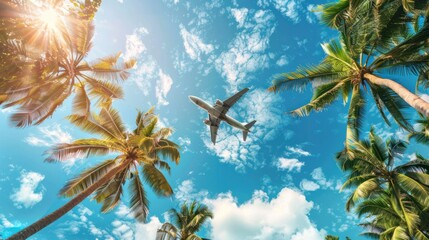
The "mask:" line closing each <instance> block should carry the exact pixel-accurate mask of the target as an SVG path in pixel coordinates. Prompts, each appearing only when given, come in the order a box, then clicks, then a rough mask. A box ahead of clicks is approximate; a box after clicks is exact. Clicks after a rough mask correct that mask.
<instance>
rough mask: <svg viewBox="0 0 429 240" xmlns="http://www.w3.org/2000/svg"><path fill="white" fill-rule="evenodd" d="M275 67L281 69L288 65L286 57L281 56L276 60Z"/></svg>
mask: <svg viewBox="0 0 429 240" xmlns="http://www.w3.org/2000/svg"><path fill="white" fill-rule="evenodd" d="M276 64H277V66H279V67H283V66H286V65H288V64H289V59H288V58H287V56H286V55H282V56H280V58H279V59H278V60H277V62H276Z"/></svg>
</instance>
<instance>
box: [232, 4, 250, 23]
mask: <svg viewBox="0 0 429 240" xmlns="http://www.w3.org/2000/svg"><path fill="white" fill-rule="evenodd" d="M231 13H232V16H234V18H235V21H237V23H238V27H239V28H240V27H242V26H243V25H244V22H245V21H246V17H247V14H248V13H249V10H248V9H247V8H240V9H237V8H233V9H231Z"/></svg>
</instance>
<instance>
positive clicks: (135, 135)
mask: <svg viewBox="0 0 429 240" xmlns="http://www.w3.org/2000/svg"><path fill="white" fill-rule="evenodd" d="M68 119H69V120H70V121H71V123H73V124H74V125H76V126H78V127H80V128H81V129H82V130H84V131H87V132H90V133H95V134H98V135H100V136H101V138H89V139H79V140H76V141H74V142H72V143H64V144H59V145H57V146H55V147H54V148H52V149H50V150H49V151H47V154H48V157H47V159H46V160H47V161H48V162H54V161H60V162H61V161H67V160H70V159H74V158H76V157H89V156H100V155H101V156H108V157H109V158H108V159H107V160H105V161H103V162H101V163H98V164H96V165H95V166H94V167H91V168H89V169H87V170H85V171H83V172H82V173H81V174H79V175H78V176H76V177H75V178H73V179H71V180H70V181H69V182H68V183H67V184H66V185H65V186H64V187H63V188H62V189H61V191H60V195H61V196H65V197H73V199H71V200H70V201H69V202H68V203H67V204H65V205H64V206H63V207H61V208H59V209H58V210H56V211H54V212H53V213H51V214H49V215H47V216H46V217H44V218H42V219H40V220H39V221H37V222H36V223H34V224H32V225H30V226H28V227H27V228H25V229H23V230H22V231H20V232H18V233H17V234H15V235H14V236H12V237H11V239H22V238H27V237H29V236H30V235H32V234H34V233H35V232H37V231H38V230H40V229H42V228H43V227H45V226H47V225H48V224H50V223H52V222H53V221H55V220H57V219H58V218H60V217H61V216H63V215H64V214H65V213H67V212H68V211H70V210H71V209H72V208H73V207H74V206H76V205H77V204H79V203H80V202H81V201H83V200H84V199H85V198H87V197H88V196H90V195H91V194H93V193H94V195H93V197H92V198H93V199H95V200H96V201H97V202H98V203H101V204H102V207H101V211H102V212H103V213H105V212H108V211H110V210H112V209H113V208H114V207H115V206H117V205H118V203H119V202H120V201H121V200H122V199H121V198H122V197H123V196H122V193H123V191H124V189H123V188H124V185H125V183H126V182H128V183H129V184H128V190H129V193H130V194H129V196H130V203H129V205H130V209H131V212H132V213H133V214H134V217H135V219H136V220H137V221H140V222H145V221H146V217H147V215H148V208H149V201H148V199H147V198H146V190H145V188H144V184H143V182H142V180H141V179H143V180H144V182H146V183H147V184H148V185H149V186H150V187H151V188H152V189H153V191H154V192H155V193H156V194H157V195H159V196H164V197H166V196H171V195H172V194H173V190H172V188H171V186H170V184H169V183H168V181H167V179H166V178H165V176H164V175H163V173H162V172H161V171H160V170H166V171H167V172H170V166H169V164H168V162H166V161H164V160H163V159H164V158H166V159H169V160H171V161H172V162H174V163H176V164H178V163H179V160H180V154H179V147H178V145H176V144H175V143H174V142H172V141H170V140H168V139H167V138H168V136H170V134H171V133H172V129H171V128H157V123H158V118H157V117H156V116H155V115H154V114H153V108H152V109H151V110H149V111H148V112H146V113H142V112H139V113H138V115H137V118H136V128H135V129H134V130H133V131H127V129H126V128H125V126H124V124H123V123H122V120H121V118H120V116H119V114H118V112H117V111H116V110H114V109H112V108H111V107H104V108H102V109H101V111H100V113H99V114H90V115H89V116H86V115H79V114H74V115H70V116H69V117H68Z"/></svg>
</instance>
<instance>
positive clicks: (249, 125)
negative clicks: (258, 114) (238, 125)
mask: <svg viewBox="0 0 429 240" xmlns="http://www.w3.org/2000/svg"><path fill="white" fill-rule="evenodd" d="M255 122H256V120H253V121H251V122H250V123H248V124H246V125H244V127H245V128H246V130H244V131H243V141H246V138H247V134H248V133H249V130H250V128H251V127H253V125H254V124H255Z"/></svg>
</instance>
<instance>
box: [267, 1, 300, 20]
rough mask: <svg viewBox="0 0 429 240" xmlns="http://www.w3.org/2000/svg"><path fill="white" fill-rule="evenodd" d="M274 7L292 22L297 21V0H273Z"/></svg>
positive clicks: (298, 8) (298, 7)
mask: <svg viewBox="0 0 429 240" xmlns="http://www.w3.org/2000/svg"><path fill="white" fill-rule="evenodd" d="M273 5H274V7H275V8H276V9H277V10H279V11H280V12H281V13H282V14H283V15H284V16H286V17H288V18H290V19H291V20H292V21H293V22H295V23H297V22H299V20H300V19H299V10H300V8H301V6H300V5H299V3H298V2H297V0H273Z"/></svg>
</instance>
